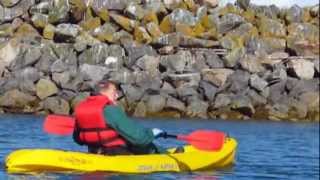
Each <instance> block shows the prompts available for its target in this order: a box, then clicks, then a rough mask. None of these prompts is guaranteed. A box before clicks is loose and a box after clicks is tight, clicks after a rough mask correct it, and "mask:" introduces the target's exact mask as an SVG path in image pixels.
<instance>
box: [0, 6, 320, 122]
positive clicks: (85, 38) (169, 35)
mask: <svg viewBox="0 0 320 180" xmlns="http://www.w3.org/2000/svg"><path fill="white" fill-rule="evenodd" d="M8 2H9V1H8ZM10 2H11V1H10ZM13 2H15V1H12V3H13ZM85 2H86V0H79V1H74V0H70V2H69V1H67V0H58V1H56V2H41V3H35V2H32V1H30V2H29V1H21V2H17V4H10V3H9V4H0V11H3V12H9V13H7V14H4V15H3V16H0V113H27V114H48V113H55V114H72V111H73V107H74V106H75V105H76V104H77V103H78V102H79V101H80V100H81V99H83V98H84V97H86V96H88V95H89V94H90V92H91V91H92V90H93V87H94V84H95V83H96V82H98V81H100V80H102V79H111V80H113V81H116V82H118V83H119V85H120V88H121V95H123V98H122V99H120V105H121V106H122V107H123V108H124V109H125V110H126V112H127V113H128V114H129V115H132V116H134V117H173V118H203V119H240V120H246V119H256V120H259V119H269V120H273V121H282V120H285V121H287V120H288V121H298V122H300V121H301V122H304V121H311V122H313V121H315V122H319V119H320V112H319V78H320V71H319V4H318V5H316V6H312V7H307V8H301V7H299V6H292V7H290V8H288V9H280V8H278V7H276V6H256V5H254V4H252V3H250V1H248V0H238V1H237V3H236V4H235V5H231V4H229V5H227V6H225V7H217V1H213V0H207V1H206V0H203V1H193V0H191V1H183V0H180V1H174V2H173V1H166V3H163V2H162V1H161V2H154V1H148V2H144V1H139V0H137V1H134V2H135V3H128V2H127V1H125V0H123V1H119V2H109V4H108V3H107V5H105V4H104V5H101V4H99V1H92V2H91V4H88V3H85ZM170 2H171V3H170ZM177 2H179V3H177ZM68 3H69V4H68Z"/></svg>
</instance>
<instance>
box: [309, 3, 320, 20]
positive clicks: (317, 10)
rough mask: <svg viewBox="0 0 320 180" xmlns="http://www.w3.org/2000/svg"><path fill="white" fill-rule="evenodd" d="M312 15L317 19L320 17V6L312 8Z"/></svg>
mask: <svg viewBox="0 0 320 180" xmlns="http://www.w3.org/2000/svg"><path fill="white" fill-rule="evenodd" d="M310 14H311V16H313V17H317V16H319V15H320V11H319V4H318V5H314V6H312V7H311V9H310Z"/></svg>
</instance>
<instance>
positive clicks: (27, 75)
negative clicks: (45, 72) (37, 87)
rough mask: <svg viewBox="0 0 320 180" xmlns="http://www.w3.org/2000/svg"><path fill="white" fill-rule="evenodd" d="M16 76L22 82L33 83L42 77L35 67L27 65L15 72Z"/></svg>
mask: <svg viewBox="0 0 320 180" xmlns="http://www.w3.org/2000/svg"><path fill="white" fill-rule="evenodd" d="M15 78H16V79H17V80H19V81H20V82H23V81H31V82H32V83H34V82H36V81H38V80H39V79H40V72H39V71H38V70H37V69H36V68H33V67H26V68H24V69H21V70H19V71H17V72H15Z"/></svg>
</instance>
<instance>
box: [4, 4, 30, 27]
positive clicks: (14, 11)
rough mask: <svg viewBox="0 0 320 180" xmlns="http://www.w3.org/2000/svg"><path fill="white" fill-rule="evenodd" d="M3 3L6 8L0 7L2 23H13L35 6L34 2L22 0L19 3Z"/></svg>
mask: <svg viewBox="0 0 320 180" xmlns="http://www.w3.org/2000/svg"><path fill="white" fill-rule="evenodd" d="M3 2H5V3H2V5H4V6H5V7H2V6H1V5H0V23H3V22H7V21H12V20H13V19H14V18H16V17H19V16H22V15H23V14H25V13H27V12H28V10H29V8H30V7H31V6H32V5H34V4H35V1H34V0H29V1H26V0H23V1H21V0H20V1H19V2H18V1H7V0H3ZM11 6H12V7H11Z"/></svg>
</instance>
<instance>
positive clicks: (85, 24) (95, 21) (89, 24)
mask: <svg viewBox="0 0 320 180" xmlns="http://www.w3.org/2000/svg"><path fill="white" fill-rule="evenodd" d="M79 25H80V26H81V27H82V29H83V30H85V31H93V30H95V29H96V28H99V27H100V26H101V20H100V18H99V17H94V18H90V19H85V20H83V21H82V22H80V24H79Z"/></svg>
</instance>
